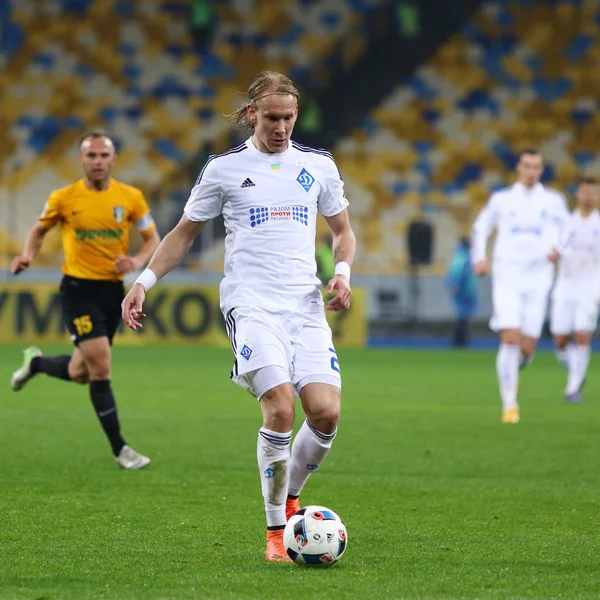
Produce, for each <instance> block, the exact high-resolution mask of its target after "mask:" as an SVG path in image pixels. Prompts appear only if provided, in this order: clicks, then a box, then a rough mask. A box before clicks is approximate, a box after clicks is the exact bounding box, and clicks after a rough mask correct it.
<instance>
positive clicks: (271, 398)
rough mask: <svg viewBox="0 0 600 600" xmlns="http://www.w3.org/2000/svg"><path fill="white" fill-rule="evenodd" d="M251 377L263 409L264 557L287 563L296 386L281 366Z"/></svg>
mask: <svg viewBox="0 0 600 600" xmlns="http://www.w3.org/2000/svg"><path fill="white" fill-rule="evenodd" d="M250 379H251V381H252V385H253V387H254V389H255V390H256V394H257V396H259V395H260V408H261V412H262V427H261V428H260V430H259V432H258V441H257V445H256V455H257V460H258V469H259V472H260V480H261V489H262V495H263V500H264V505H265V513H266V517H267V549H266V552H265V558H266V559H267V560H269V561H283V562H287V561H288V560H289V557H288V556H287V553H286V551H285V548H284V546H283V530H284V528H285V524H286V521H287V519H286V516H285V503H286V497H287V489H288V483H289V475H290V442H291V439H292V426H293V423H294V389H293V387H292V384H291V382H290V381H289V373H288V372H287V371H286V370H285V369H282V368H281V367H264V368H262V369H259V370H258V371H256V372H255V373H252V375H251V376H250ZM285 379H287V381H285ZM281 381H285V382H284V383H278V384H277V385H275V386H274V387H271V388H270V389H268V390H266V391H264V392H263V390H264V389H265V387H268V386H270V385H273V384H274V383H277V382H281Z"/></svg>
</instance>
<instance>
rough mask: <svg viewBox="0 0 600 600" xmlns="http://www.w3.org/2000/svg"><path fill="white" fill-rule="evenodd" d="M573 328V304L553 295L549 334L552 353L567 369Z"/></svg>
mask: <svg viewBox="0 0 600 600" xmlns="http://www.w3.org/2000/svg"><path fill="white" fill-rule="evenodd" d="M574 326H575V303H573V302H571V301H569V300H567V299H565V298H560V297H558V296H556V294H555V295H554V297H553V298H552V310H551V313H550V332H551V333H552V337H553V338H554V348H555V350H554V353H555V356H556V360H558V362H559V363H560V364H561V365H562V366H563V367H565V369H568V368H569V354H570V352H571V350H572V347H573V346H572V345H571V344H570V339H571V333H572V332H573V328H574Z"/></svg>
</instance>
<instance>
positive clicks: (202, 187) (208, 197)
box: [183, 158, 223, 222]
mask: <svg viewBox="0 0 600 600" xmlns="http://www.w3.org/2000/svg"><path fill="white" fill-rule="evenodd" d="M215 162H216V161H215V160H214V159H212V158H209V159H208V161H207V163H206V164H205V165H204V168H203V169H202V171H200V175H198V179H197V180H196V185H195V186H194V187H193V188H192V191H191V192H190V197H189V198H188V201H187V203H186V205H185V208H184V209H183V212H184V214H185V215H186V217H187V218H188V219H189V220H190V221H195V222H199V221H209V220H210V219H214V218H215V217H218V216H219V215H220V214H221V211H222V209H223V186H222V185H221V176H220V175H219V171H218V169H217V166H216V164H215Z"/></svg>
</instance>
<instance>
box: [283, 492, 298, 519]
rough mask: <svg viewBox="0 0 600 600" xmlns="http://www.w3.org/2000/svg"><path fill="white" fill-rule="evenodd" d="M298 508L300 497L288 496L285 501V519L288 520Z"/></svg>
mask: <svg viewBox="0 0 600 600" xmlns="http://www.w3.org/2000/svg"><path fill="white" fill-rule="evenodd" d="M299 510H300V498H290V497H289V496H288V499H287V500H286V501H285V519H286V521H289V520H290V518H291V517H292V516H293V515H295V514H296V513H297V512H298V511H299Z"/></svg>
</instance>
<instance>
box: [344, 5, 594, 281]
mask: <svg viewBox="0 0 600 600" xmlns="http://www.w3.org/2000/svg"><path fill="white" fill-rule="evenodd" d="M599 25H600V6H599V5H598V3H597V2H595V1H594V0H583V1H576V0H564V1H560V0H557V1H549V2H524V1H511V0H504V1H498V2H486V3H485V4H484V5H483V6H482V8H481V10H479V11H478V13H477V14H476V16H475V18H474V19H472V20H471V22H470V23H469V24H468V26H467V27H465V28H464V29H463V30H462V31H461V32H460V33H459V34H457V35H455V36H453V37H452V38H451V39H450V40H449V41H448V42H447V43H446V44H444V45H443V46H441V47H440V48H439V49H438V51H437V52H436V54H435V56H434V57H433V58H432V60H430V61H429V62H428V63H427V64H425V65H423V66H421V67H420V68H419V69H418V70H417V71H416V72H415V73H414V75H413V76H412V77H411V78H410V79H409V80H408V81H403V82H402V83H401V85H399V86H398V87H397V88H396V90H395V91H394V92H393V93H392V94H391V95H389V96H388V97H387V98H386V99H385V100H384V101H383V102H381V103H380V105H379V106H377V107H376V108H375V109H373V110H372V111H371V114H370V115H369V117H368V118H367V119H366V120H365V122H364V123H362V124H361V126H360V127H357V128H356V129H355V130H354V131H352V132H351V134H350V135H348V136H347V137H345V139H343V140H342V141H340V142H339V144H338V145H337V148H336V149H335V155H336V157H337V159H338V162H339V164H340V167H341V169H342V171H343V172H344V173H345V177H346V179H347V180H348V183H349V185H351V187H352V188H353V189H352V198H353V199H354V198H356V197H358V198H360V199H361V202H360V207H359V208H358V209H356V208H355V211H356V212H355V214H357V215H358V216H360V217H361V218H360V219H355V220H354V223H357V221H358V223H360V224H361V225H360V227H359V228H360V235H361V239H362V244H361V246H362V248H363V249H364V250H366V262H367V263H368V264H363V265H362V266H363V267H368V269H369V270H370V271H371V272H373V271H375V272H376V271H382V272H389V271H392V272H395V271H398V270H403V269H404V268H405V267H406V265H407V254H406V238H405V234H406V225H407V222H408V221H410V220H411V219H418V218H422V217H424V218H425V219H427V220H429V221H430V222H432V224H434V225H435V229H436V243H435V257H434V262H435V263H436V266H437V269H438V270H441V269H442V268H443V267H444V265H445V264H446V262H447V257H448V256H449V254H450V251H451V248H452V247H453V245H454V244H455V242H456V238H457V235H458V234H459V233H460V232H461V230H464V229H466V228H467V227H468V225H469V223H470V220H471V218H472V215H473V212H474V209H477V208H478V207H480V206H481V204H482V203H483V202H485V200H486V199H487V198H488V196H489V194H490V190H494V189H496V188H498V187H502V186H503V185H505V184H506V183H508V182H510V180H511V174H510V171H511V170H512V167H513V165H514V163H515V157H516V154H517V152H518V151H519V149H522V148H525V147H531V146H533V147H538V148H540V149H541V150H542V151H543V153H544V155H545V157H546V162H547V166H546V172H545V175H544V178H545V180H546V181H552V185H554V186H555V187H557V188H558V189H560V190H563V191H565V192H571V191H572V189H573V185H574V184H575V183H576V180H577V177H578V176H580V175H581V174H583V173H584V172H596V173H597V172H598V171H600V154H598V150H597V148H598V147H597V143H596V142H595V140H597V139H598V135H599V134H600V119H599V118H598V115H597V113H598V110H597V109H598V94H597V90H598V89H600V74H599V72H598V69H597V68H595V66H594V65H597V64H599V61H600V42H599V41H598V40H599V39H600V38H599V36H598V28H599ZM356 204H357V203H356V202H354V205H355V206H356Z"/></svg>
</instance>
